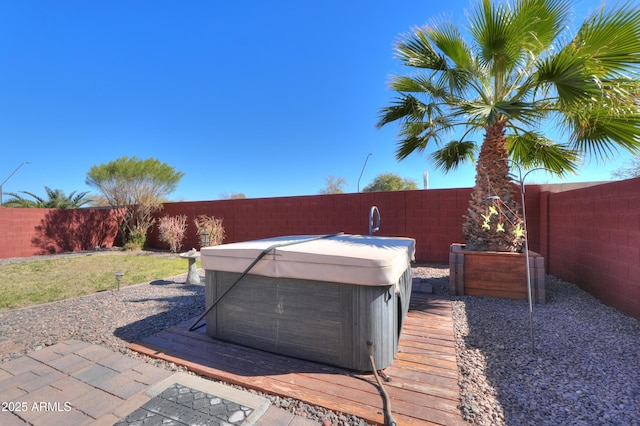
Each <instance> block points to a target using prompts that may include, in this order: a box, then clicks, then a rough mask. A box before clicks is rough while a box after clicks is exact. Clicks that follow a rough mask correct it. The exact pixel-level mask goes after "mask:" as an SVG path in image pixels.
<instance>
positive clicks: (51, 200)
mask: <svg viewBox="0 0 640 426" xmlns="http://www.w3.org/2000/svg"><path fill="white" fill-rule="evenodd" d="M44 190H45V191H46V193H47V199H45V198H42V197H40V196H38V195H36V194H33V193H31V192H28V191H20V194H26V195H28V196H30V197H31V198H32V199H28V198H25V197H23V196H21V195H20V194H17V193H14V192H6V195H9V196H10V197H13V198H10V199H9V200H8V201H6V202H5V203H3V206H5V207H27V208H43V209H77V208H79V207H82V206H84V205H85V204H90V203H91V202H92V200H91V199H90V198H88V197H87V194H88V193H89V192H88V191H86V192H80V193H79V194H76V191H72V192H71V193H70V194H69V195H65V193H64V191H63V190H61V189H51V188H49V187H48V186H45V187H44Z"/></svg>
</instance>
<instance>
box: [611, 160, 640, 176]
mask: <svg viewBox="0 0 640 426" xmlns="http://www.w3.org/2000/svg"><path fill="white" fill-rule="evenodd" d="M611 177H612V178H614V179H619V180H622V179H633V178H636V177H640V155H636V156H635V157H633V158H632V159H631V160H630V161H629V162H628V163H627V165H626V166H622V167H620V168H618V169H616V170H614V171H613V172H612V173H611Z"/></svg>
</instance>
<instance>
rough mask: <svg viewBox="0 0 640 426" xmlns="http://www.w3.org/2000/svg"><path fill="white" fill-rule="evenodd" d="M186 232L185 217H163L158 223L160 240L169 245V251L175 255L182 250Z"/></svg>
mask: <svg viewBox="0 0 640 426" xmlns="http://www.w3.org/2000/svg"><path fill="white" fill-rule="evenodd" d="M186 231H187V216H185V215H180V216H163V217H161V218H160V220H159V221H158V232H159V234H160V240H161V241H164V242H165V243H167V244H169V250H171V252H172V253H177V252H178V250H180V249H181V248H182V241H183V240H184V236H185V233H186Z"/></svg>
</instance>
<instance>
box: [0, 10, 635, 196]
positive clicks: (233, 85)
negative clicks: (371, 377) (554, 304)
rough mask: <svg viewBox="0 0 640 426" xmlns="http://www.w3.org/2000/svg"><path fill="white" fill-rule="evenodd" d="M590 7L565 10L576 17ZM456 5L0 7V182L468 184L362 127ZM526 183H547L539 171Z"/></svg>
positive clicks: (191, 189) (187, 188)
mask: <svg viewBox="0 0 640 426" xmlns="http://www.w3.org/2000/svg"><path fill="white" fill-rule="evenodd" d="M600 3H601V2H600V1H594V0H584V1H576V2H575V3H574V4H575V11H576V15H577V17H579V19H576V20H575V23H576V25H577V23H578V22H581V21H582V19H583V17H584V16H585V15H586V14H587V13H588V12H590V11H593V10H594V9H595V8H596V7H597V6H598V5H599V4H600ZM470 4H471V3H469V2H468V1H457V0H452V1H447V2H431V1H427V0H423V1H414V0H407V1H403V2H401V3H398V2H396V1H386V0H385V1H338V0H324V1H322V0H316V1H301V0H295V1H294V0H291V1H279V0H274V1H269V2H266V1H258V0H254V1H225V2H223V1H214V0H210V1H204V0H202V1H162V0H156V1H131V0H128V1H120V0H108V1H106V0H105V1H80V0H78V1H48V0H47V1H44V0H43V1H34V0H20V1H17V0H13V1H6V0H0V146H1V147H2V148H1V151H0V182H1V181H2V180H4V179H5V178H6V177H7V176H9V175H10V174H11V173H12V171H13V170H14V169H15V168H16V167H17V166H19V165H20V164H21V163H22V162H23V161H29V162H30V163H31V164H27V165H24V166H23V167H22V168H21V169H20V170H19V171H18V172H17V173H16V174H15V175H13V176H12V177H11V179H9V181H8V182H7V183H6V184H5V185H4V187H3V190H4V192H18V191H29V192H34V193H36V194H41V195H44V186H48V187H50V188H53V189H62V190H63V191H65V192H66V193H69V192H71V191H74V190H75V191H90V190H92V188H90V187H88V186H86V185H85V183H84V182H85V178H86V173H87V171H88V170H89V169H90V167H91V166H92V165H95V164H101V163H106V162H108V161H111V160H113V159H115V158H118V157H121V156H124V155H127V156H137V157H139V158H148V157H154V158H157V159H159V160H161V161H164V162H166V163H168V164H170V165H171V166H174V167H175V168H176V169H177V170H179V171H182V172H184V173H185V176H184V178H183V179H182V181H181V182H180V184H179V186H178V188H177V190H176V191H175V192H174V193H173V194H171V195H170V197H169V198H170V199H172V200H189V201H195V200H210V199H218V198H220V196H221V194H223V193H227V194H231V193H238V192H242V193H245V194H246V195H247V196H248V197H274V196H289V195H310V194H317V193H318V192H319V191H320V190H321V189H322V188H324V187H325V177H326V176H327V175H333V176H336V177H344V178H345V179H346V180H347V181H348V184H347V185H346V186H345V190H346V192H356V191H357V186H358V177H359V176H360V173H361V170H362V167H363V164H364V162H365V159H366V158H367V156H368V154H372V155H371V156H370V157H369V159H368V161H367V164H366V168H365V169H364V173H363V174H362V179H361V181H360V188H362V187H364V186H365V185H366V184H368V183H370V182H371V181H372V180H373V178H374V177H375V176H376V175H378V174H380V173H386V172H391V173H397V174H400V175H401V176H403V177H408V178H411V179H414V180H415V181H416V182H418V183H419V185H420V186H421V187H422V176H423V171H425V170H426V171H428V172H429V177H430V179H429V181H430V182H429V185H430V187H431V188H452V187H470V186H472V185H473V176H474V170H473V166H471V165H470V166H466V167H463V168H462V169H460V170H458V171H457V172H455V173H450V174H448V175H443V174H441V173H438V172H436V171H434V170H433V167H432V165H431V164H430V163H429V162H428V161H427V160H426V158H425V155H420V154H414V155H413V156H411V157H410V158H409V159H406V160H404V161H402V162H398V161H396V159H395V157H394V151H395V143H396V131H397V127H396V126H394V125H390V126H388V127H386V128H384V129H381V130H378V129H376V128H375V123H376V120H377V115H378V111H379V110H380V108H382V107H384V106H386V105H387V104H388V103H389V102H390V100H391V99H392V98H393V92H391V91H389V90H388V88H387V84H388V82H389V81H390V76H391V75H393V74H401V73H406V72H407V71H408V70H405V69H403V68H402V67H401V66H400V65H399V63H398V62H397V60H395V59H394V57H393V43H394V41H396V40H397V39H398V36H399V35H400V34H401V33H404V32H407V31H408V30H409V29H410V28H411V27H413V26H416V25H423V24H425V23H426V22H427V21H428V20H429V19H431V18H433V17H436V16H447V17H450V18H451V19H452V20H453V21H454V22H457V23H460V24H464V22H465V18H464V10H465V9H467V8H468V7H469V5H470ZM629 158H630V156H629V155H623V156H621V157H620V158H618V159H616V160H615V161H608V162H602V161H600V162H596V161H588V162H587V164H586V165H585V167H583V169H582V170H581V173H580V174H579V175H578V176H572V177H570V178H569V179H566V180H565V182H576V181H594V180H609V179H610V174H611V170H613V169H616V168H618V167H620V166H621V165H622V164H623V162H624V161H626V160H628V159H629ZM528 179H530V180H528V181H530V182H532V183H533V182H536V183H546V182H558V180H557V179H554V178H551V177H549V176H547V175H545V174H544V173H543V174H535V175H531V176H530V178H528Z"/></svg>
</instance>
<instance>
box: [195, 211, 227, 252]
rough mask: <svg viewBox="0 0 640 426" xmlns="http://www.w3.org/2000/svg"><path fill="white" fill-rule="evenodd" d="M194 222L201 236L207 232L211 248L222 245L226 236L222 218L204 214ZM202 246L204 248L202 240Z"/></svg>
mask: <svg viewBox="0 0 640 426" xmlns="http://www.w3.org/2000/svg"><path fill="white" fill-rule="evenodd" d="M193 222H194V223H195V225H196V228H198V235H199V236H200V235H202V234H203V233H205V232H206V233H207V234H209V246H217V245H220V244H222V241H224V237H225V235H226V234H225V232H224V227H223V226H222V218H217V217H215V216H207V215H204V214H202V215H200V216H198V217H197V218H195V219H194V221H193ZM200 245H201V247H202V240H201V241H200Z"/></svg>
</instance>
